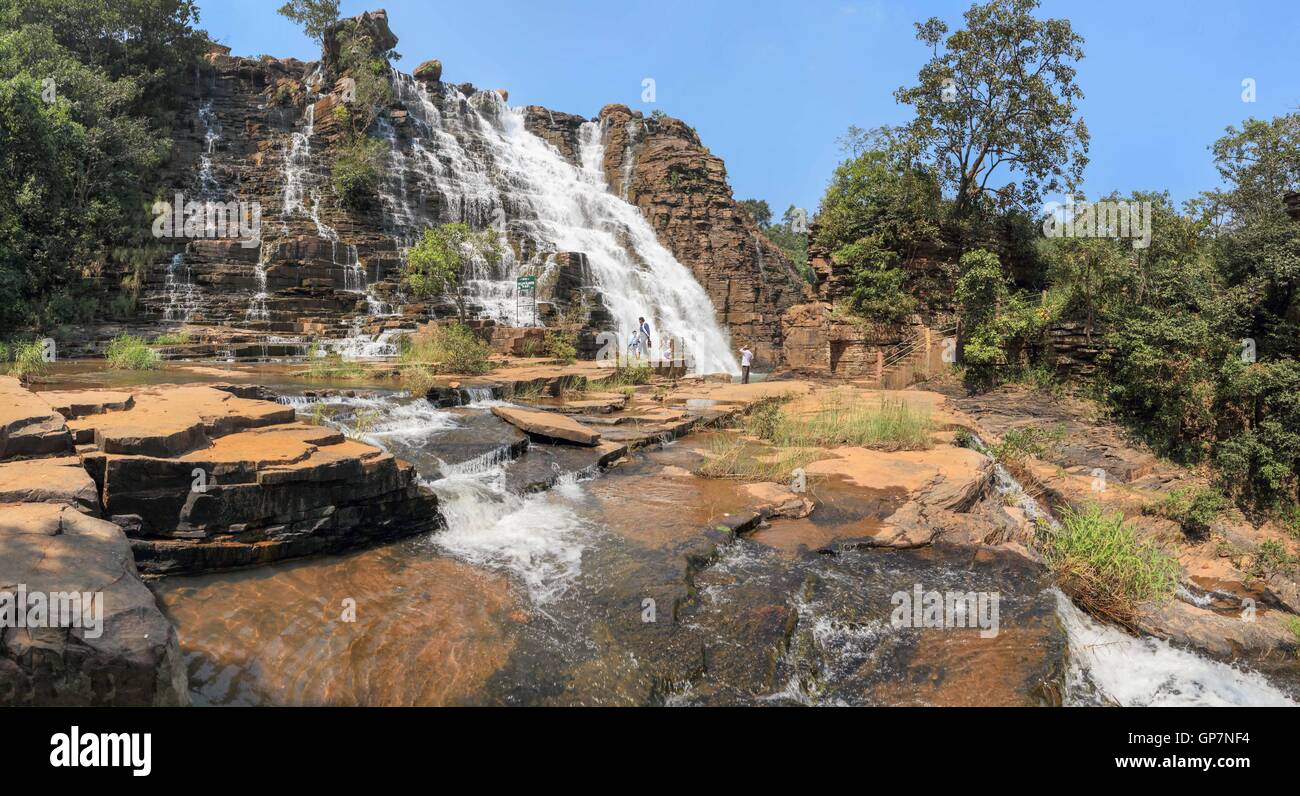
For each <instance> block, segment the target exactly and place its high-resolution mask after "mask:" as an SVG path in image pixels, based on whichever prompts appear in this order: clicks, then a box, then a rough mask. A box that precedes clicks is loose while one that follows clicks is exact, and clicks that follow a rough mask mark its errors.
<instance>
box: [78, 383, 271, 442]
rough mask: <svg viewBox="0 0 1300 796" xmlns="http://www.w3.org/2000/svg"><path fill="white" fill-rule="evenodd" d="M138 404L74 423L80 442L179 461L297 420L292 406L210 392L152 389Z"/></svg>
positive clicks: (137, 399)
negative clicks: (232, 437) (214, 442)
mask: <svg viewBox="0 0 1300 796" xmlns="http://www.w3.org/2000/svg"><path fill="white" fill-rule="evenodd" d="M133 399H134V402H133V405H132V406H131V407H130V408H129V409H124V410H122V411H116V412H107V413H104V414H92V415H86V416H83V417H79V418H77V419H74V420H70V421H69V422H68V426H69V428H71V429H72V430H73V432H74V433H75V434H76V439H77V442H78V443H79V444H86V443H92V442H93V444H94V445H95V447H97V448H99V450H101V451H103V452H104V453H119V454H138V455H142V456H166V457H170V456H180V455H183V454H185V453H188V452H190V451H193V450H197V449H199V448H205V447H207V446H208V445H209V441H210V440H211V439H214V438H217V437H222V436H225V435H227V434H233V433H235V432H237V431H242V430H245V429H250V428H259V427H262V426H270V425H276V424H283V423H292V422H293V421H294V419H295V416H294V410H293V407H291V406H281V405H280V404H274V403H270V402H267V401H257V400H250V399H247V398H239V397H237V396H235V395H232V394H231V393H228V392H225V391H224V390H216V389H213V388H211V387H201V386H200V387H196V386H186V387H176V386H170V385H168V386H163V387H153V388H149V389H147V390H143V391H140V392H136V393H133Z"/></svg>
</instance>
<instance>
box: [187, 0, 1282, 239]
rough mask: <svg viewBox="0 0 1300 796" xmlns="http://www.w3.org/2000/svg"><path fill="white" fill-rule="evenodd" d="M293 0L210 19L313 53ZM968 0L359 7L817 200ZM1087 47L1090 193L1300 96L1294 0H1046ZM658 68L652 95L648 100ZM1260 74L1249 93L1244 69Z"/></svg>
mask: <svg viewBox="0 0 1300 796" xmlns="http://www.w3.org/2000/svg"><path fill="white" fill-rule="evenodd" d="M279 5H280V2H279V0H200V2H199V6H200V9H201V23H200V24H201V25H202V27H204V28H206V29H207V30H208V31H209V32H210V33H211V34H212V35H213V36H214V37H215V38H216V39H217V40H219V41H221V42H222V43H224V44H226V45H228V46H230V47H232V48H233V50H234V52H235V54H238V55H250V56H256V55H261V54H264V53H267V54H271V55H275V56H278V57H286V56H294V57H298V58H301V59H304V60H314V59H315V58H317V57H319V50H318V48H317V47H316V45H315V44H314V43H313V42H311V41H309V40H308V39H307V37H306V36H305V35H304V34H303V33H302V32H301V31H300V30H299V29H298V28H297V27H296V26H295V25H293V24H292V23H290V22H289V21H287V20H285V19H283V18H282V17H280V16H279V15H278V14H276V13H275V9H276V8H277V7H278V6H279ZM969 5H970V3H969V0H963V1H962V2H952V1H950V0H474V2H468V3H467V2H444V1H443V0H368V1H361V2H358V1H357V0H344V2H343V3H342V12H343V14H344V15H347V16H351V15H354V14H356V13H359V12H361V11H363V10H368V9H371V8H379V7H383V8H386V9H387V11H388V16H389V22H390V24H391V26H392V28H393V32H394V33H396V34H397V36H398V38H399V39H400V42H399V43H398V45H397V50H398V52H400V53H401V54H402V60H401V61H400V62H399V63H398V66H399V68H401V69H403V70H404V71H410V70H412V69H414V68H415V66H416V65H417V64H419V63H420V62H421V61H423V60H426V59H429V58H438V59H440V60H441V61H442V63H443V79H444V80H447V81H451V82H470V83H473V84H475V85H476V86H479V87H482V88H507V89H509V91H510V102H511V104H526V105H527V104H538V105H545V106H547V107H549V108H552V109H554V110H559V111H566V112H570V113H579V114H582V115H586V116H594V115H595V114H596V113H597V112H598V111H599V109H600V108H601V106H602V105H605V104H607V103H612V102H619V103H623V104H625V105H628V106H629V107H631V108H633V109H638V110H642V111H645V112H647V113H648V112H650V111H652V110H655V109H662V110H663V111H665V112H666V113H669V114H671V115H673V116H677V117H680V118H682V119H684V120H685V121H686V122H687V123H689V124H691V125H693V126H694V127H695V128H696V129H697V130H698V131H699V133H700V136H701V138H702V139H703V140H704V143H705V145H706V146H708V147H709V148H710V149H711V150H712V151H713V152H714V153H715V154H717V155H718V156H720V157H721V158H723V159H724V160H725V161H726V163H727V170H728V173H729V175H730V179H731V183H732V186H733V188H734V189H735V192H736V197H737V198H751V197H755V198H762V199H767V200H768V202H770V203H771V205H772V206H773V209H775V210H776V211H777V213H778V214H779V213H780V212H781V210H783V209H784V208H785V207H786V206H787V205H789V204H795V205H799V206H802V207H806V208H808V209H809V210H814V209H815V208H816V207H817V204H818V202H819V200H820V198H821V195H822V192H823V190H824V189H825V186H826V182H827V179H828V178H829V176H830V174H831V171H832V170H833V169H834V167H835V165H836V164H837V163H838V162H839V161H840V160H842V158H843V153H842V152H841V151H840V149H839V145H838V139H839V138H840V137H841V136H842V135H843V134H844V132H845V130H846V129H847V128H848V127H849V125H854V124H856V125H858V126H860V127H875V126H877V125H881V124H897V123H901V122H903V121H906V119H907V118H908V112H909V109H908V108H905V107H900V106H898V105H896V104H895V103H894V100H893V91H894V89H896V88H897V87H898V86H900V85H903V84H905V83H911V82H913V81H914V79H915V75H916V71H917V69H918V68H919V67H920V66H921V64H922V63H923V62H924V60H925V58H926V55H927V52H928V51H927V50H926V49H925V47H924V46H923V45H922V44H921V43H920V42H918V41H916V40H915V38H914V37H913V29H912V23H913V22H915V21H918V20H922V19H925V18H927V17H930V16H938V17H940V18H942V19H944V20H945V21H947V22H948V23H949V26H950V28H951V27H956V26H957V25H958V24H959V23H960V21H961V14H962V12H963V11H964V10H965V9H966V8H967V7H968V6H969ZM1040 16H1055V17H1067V18H1069V19H1070V21H1071V22H1072V23H1073V24H1074V27H1075V30H1076V31H1077V32H1079V33H1080V34H1081V35H1082V36H1083V37H1084V39H1085V40H1086V41H1085V44H1084V51H1085V53H1086V57H1085V59H1084V61H1083V62H1082V63H1081V64H1080V65H1079V83H1080V85H1081V86H1082V88H1083V90H1084V93H1085V94H1086V99H1085V100H1084V101H1083V103H1082V112H1083V117H1084V119H1085V120H1086V122H1087V124H1088V127H1089V129H1090V131H1091V133H1092V148H1091V153H1090V157H1091V163H1090V165H1089V166H1088V169H1087V172H1086V173H1085V184H1084V190H1085V191H1086V192H1087V193H1088V194H1089V195H1092V196H1095V195H1098V194H1103V193H1109V192H1110V191H1112V190H1118V191H1121V192H1126V191H1130V190H1139V189H1155V190H1169V191H1170V193H1171V194H1172V195H1173V198H1174V199H1175V200H1176V201H1179V202H1181V201H1182V200H1184V199H1187V198H1189V197H1192V196H1194V195H1196V194H1197V193H1198V192H1200V191H1201V190H1204V189H1206V188H1209V187H1212V186H1214V185H1216V184H1217V182H1218V176H1217V173H1216V171H1215V169H1214V166H1213V164H1212V162H1211V160H1210V153H1209V150H1208V149H1207V147H1208V146H1209V145H1210V144H1211V143H1212V142H1213V141H1214V139H1215V138H1217V137H1218V136H1219V135H1221V134H1222V132H1223V129H1224V127H1226V126H1227V125H1229V124H1239V123H1240V122H1241V121H1242V120H1243V119H1246V118H1248V117H1250V116H1255V117H1258V118H1271V117H1273V116H1276V115H1278V114H1282V113H1286V112H1289V111H1293V110H1297V109H1300V3H1298V2H1295V0H1238V1H1237V2H1233V3H1227V2H1223V0H1183V1H1182V2H1175V1H1173V0H1084V2H1078V0H1075V1H1074V2H1064V1H1063V0H1045V2H1044V3H1043V5H1042V8H1041V9H1040ZM647 77H649V78H653V79H654V80H655V88H656V102H654V103H645V102H642V101H641V95H642V81H643V80H644V79H645V78H647ZM1246 78H1252V79H1254V81H1255V84H1256V87H1257V99H1256V101H1255V102H1254V103H1246V102H1243V101H1242V97H1241V95H1242V81H1243V79H1246Z"/></svg>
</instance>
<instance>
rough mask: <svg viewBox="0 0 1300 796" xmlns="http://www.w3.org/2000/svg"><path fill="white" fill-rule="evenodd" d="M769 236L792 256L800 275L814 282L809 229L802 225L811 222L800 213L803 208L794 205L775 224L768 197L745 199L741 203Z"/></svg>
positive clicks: (783, 250)
mask: <svg viewBox="0 0 1300 796" xmlns="http://www.w3.org/2000/svg"><path fill="white" fill-rule="evenodd" d="M738 204H739V205H740V206H741V207H742V208H743V209H744V210H745V212H746V213H748V214H749V217H750V218H752V219H753V220H754V223H755V224H757V225H758V228H759V229H761V230H762V231H763V234H764V235H766V236H767V239H768V240H770V241H772V243H774V244H776V247H777V248H778V249H780V250H781V251H782V252H784V253H785V256H786V257H789V258H790V262H792V263H794V267H795V269H796V270H798V271H799V275H800V276H802V277H803V278H804V280H805V281H807V282H812V281H813V278H814V275H813V273H812V269H811V268H809V267H808V231H807V229H804V228H801V226H802V225H806V223H807V221H806V219H805V218H803V217H802V216H801V214H800V210H799V208H797V207H795V206H794V205H790V206H789V207H788V208H786V211H785V213H784V214H783V215H782V216H781V221H780V222H778V223H773V221H772V208H771V206H770V205H768V203H767V200H765V199H742V200H740V202H739V203H738Z"/></svg>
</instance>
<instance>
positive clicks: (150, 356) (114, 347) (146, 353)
mask: <svg viewBox="0 0 1300 796" xmlns="http://www.w3.org/2000/svg"><path fill="white" fill-rule="evenodd" d="M104 358H105V359H106V360H108V366H109V367H110V368H113V369H114V370H156V369H157V368H158V364H159V361H158V352H157V351H154V350H153V349H152V348H150V347H149V344H148V343H146V342H145V341H144V338H143V337H136V336H135V335H131V334H119V335H118V336H117V337H114V338H113V339H112V340H111V341H110V342H109V344H108V348H107V349H106V350H105V352H104Z"/></svg>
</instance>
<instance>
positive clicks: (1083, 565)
mask: <svg viewBox="0 0 1300 796" xmlns="http://www.w3.org/2000/svg"><path fill="white" fill-rule="evenodd" d="M1039 533H1040V542H1041V547H1042V551H1043V556H1044V558H1045V559H1046V560H1047V564H1048V566H1049V567H1051V569H1052V571H1053V572H1055V573H1056V576H1057V579H1058V580H1059V581H1060V583H1061V586H1062V588H1064V589H1065V590H1066V591H1067V592H1069V593H1070V595H1071V596H1072V597H1074V598H1075V599H1076V600H1077V601H1078V602H1079V604H1080V605H1081V606H1082V607H1083V608H1084V609H1085V610H1087V611H1088V612H1089V613H1091V614H1093V615H1094V616H1100V617H1102V618H1105V619H1109V620H1111V621H1113V622H1116V623H1119V624H1122V625H1125V626H1127V627H1132V626H1133V619H1134V616H1135V615H1136V611H1137V607H1138V605H1139V604H1141V603H1144V602H1163V601H1164V600H1166V599H1168V598H1169V597H1170V596H1171V595H1172V594H1173V592H1174V589H1175V588H1176V587H1177V586H1178V561H1177V559H1175V558H1174V557H1173V556H1172V555H1170V554H1169V553H1168V552H1166V551H1165V550H1164V549H1163V548H1162V547H1160V546H1159V545H1156V544H1154V543H1152V542H1150V541H1145V540H1139V539H1138V537H1137V535H1136V534H1135V533H1134V531H1133V528H1132V527H1131V526H1129V525H1128V524H1127V523H1125V522H1124V516H1123V515H1122V514H1119V513H1115V514H1107V513H1106V512H1104V511H1103V510H1102V509H1101V507H1099V506H1090V507H1088V508H1085V509H1082V510H1074V509H1070V508H1064V509H1062V510H1061V527H1060V528H1059V529H1052V528H1050V527H1048V526H1047V525H1046V524H1043V525H1040V527H1039Z"/></svg>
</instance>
